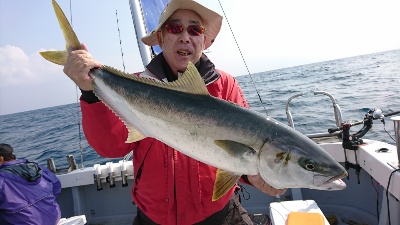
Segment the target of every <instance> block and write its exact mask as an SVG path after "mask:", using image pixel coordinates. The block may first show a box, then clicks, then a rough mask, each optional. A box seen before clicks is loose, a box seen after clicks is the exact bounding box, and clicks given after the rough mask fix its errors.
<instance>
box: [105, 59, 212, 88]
mask: <svg viewBox="0 0 400 225" xmlns="http://www.w3.org/2000/svg"><path fill="white" fill-rule="evenodd" d="M102 68H103V69H104V70H107V71H109V72H110V73H113V74H115V75H118V76H122V77H125V78H127V79H130V80H134V81H137V82H141V83H144V84H149V85H153V86H156V87H160V88H165V89H169V90H174V91H180V92H184V93H189V94H197V95H210V94H209V93H208V90H207V87H206V85H205V83H204V81H203V78H201V76H200V74H199V71H197V68H196V67H195V66H194V65H193V63H192V62H189V64H188V67H187V69H186V71H185V72H184V73H183V74H182V75H181V76H180V77H179V78H178V80H176V81H173V82H159V81H156V80H153V79H149V78H143V77H138V76H132V75H131V74H127V73H124V72H122V71H120V70H117V69H115V68H112V67H109V66H103V67H102Z"/></svg>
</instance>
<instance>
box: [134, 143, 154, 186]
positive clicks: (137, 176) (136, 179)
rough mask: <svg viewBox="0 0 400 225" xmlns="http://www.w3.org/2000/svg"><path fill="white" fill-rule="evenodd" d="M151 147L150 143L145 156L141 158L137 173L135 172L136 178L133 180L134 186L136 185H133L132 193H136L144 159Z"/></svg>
mask: <svg viewBox="0 0 400 225" xmlns="http://www.w3.org/2000/svg"><path fill="white" fill-rule="evenodd" d="M152 145H153V142H151V144H150V146H149V148H148V149H147V151H146V154H145V155H144V157H143V159H142V162H141V163H140V166H139V169H138V172H137V174H136V176H135V178H134V179H135V184H136V185H135V189H134V190H133V191H134V192H136V189H137V185H138V180H139V179H140V176H141V175H142V170H143V164H144V160H145V159H146V157H147V154H148V153H149V151H150V148H151V146H152Z"/></svg>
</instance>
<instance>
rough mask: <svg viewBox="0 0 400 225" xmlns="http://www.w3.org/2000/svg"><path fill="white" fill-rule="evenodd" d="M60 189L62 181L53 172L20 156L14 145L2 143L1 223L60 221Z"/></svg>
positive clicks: (0, 148) (47, 222)
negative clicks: (57, 199) (58, 200)
mask: <svg viewBox="0 0 400 225" xmlns="http://www.w3.org/2000/svg"><path fill="white" fill-rule="evenodd" d="M60 192H61V183H60V181H59V180H58V178H57V177H56V176H55V175H54V174H53V173H52V172H50V171H49V170H48V169H47V168H45V167H41V166H39V165H38V164H36V163H33V162H29V161H28V160H26V159H16V157H15V155H14V153H13V148H12V147H11V146H10V145H8V144H4V143H2V144H0V224H2V225H8V224H10V225H11V224H13V225H16V224H32V225H34V224H36V225H43V224H49V225H50V224H53V225H54V224H57V223H58V221H59V220H60V217H61V211H60V207H59V206H58V204H57V202H56V196H58V195H59V194H60Z"/></svg>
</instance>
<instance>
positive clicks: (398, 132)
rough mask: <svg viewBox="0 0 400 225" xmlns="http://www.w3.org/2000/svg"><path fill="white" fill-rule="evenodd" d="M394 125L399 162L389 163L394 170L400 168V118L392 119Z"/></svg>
mask: <svg viewBox="0 0 400 225" xmlns="http://www.w3.org/2000/svg"><path fill="white" fill-rule="evenodd" d="M390 119H391V120H393V123H394V136H395V138H394V139H395V140H396V149H397V162H392V163H389V165H391V166H392V167H393V168H395V169H398V168H400V116H394V117H391V118H390Z"/></svg>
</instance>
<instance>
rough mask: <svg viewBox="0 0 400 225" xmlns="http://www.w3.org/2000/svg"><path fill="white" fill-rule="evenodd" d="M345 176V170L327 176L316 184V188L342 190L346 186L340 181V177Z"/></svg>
mask: <svg viewBox="0 0 400 225" xmlns="http://www.w3.org/2000/svg"><path fill="white" fill-rule="evenodd" d="M345 177H347V172H346V171H344V172H343V173H341V174H339V175H336V176H334V177H331V178H329V179H328V180H326V181H324V182H323V183H322V184H320V185H318V186H317V188H315V189H318V190H328V191H334V190H343V189H345V188H346V183H345V182H343V181H342V178H345Z"/></svg>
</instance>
